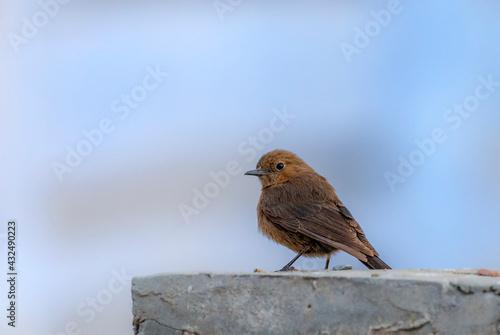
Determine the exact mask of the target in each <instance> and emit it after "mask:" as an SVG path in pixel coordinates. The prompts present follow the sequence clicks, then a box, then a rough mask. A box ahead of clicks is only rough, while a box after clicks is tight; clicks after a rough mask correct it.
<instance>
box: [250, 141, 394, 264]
mask: <svg viewBox="0 0 500 335" xmlns="http://www.w3.org/2000/svg"><path fill="white" fill-rule="evenodd" d="M246 174H249V175H257V176H258V177H259V179H260V181H261V183H262V193H261V196H260V200H259V205H258V207H257V213H258V222H259V229H260V230H261V231H262V233H264V235H266V236H268V237H269V238H271V239H273V240H274V241H276V242H277V243H280V244H282V245H284V246H286V247H288V248H290V249H291V250H293V251H295V252H297V253H302V254H303V255H305V256H312V257H328V259H329V257H330V255H331V254H332V253H334V252H336V251H338V250H343V251H345V252H347V253H349V254H351V255H352V256H354V257H356V258H357V259H359V260H360V261H361V262H362V263H363V264H365V265H366V266H367V267H368V268H372V269H373V268H379V269H384V268H387V269H390V267H389V266H388V265H387V264H385V263H384V262H383V261H382V260H381V259H380V258H378V253H377V252H376V251H375V249H374V248H373V247H372V245H371V244H370V242H368V240H367V239H366V236H365V234H364V232H363V230H362V229H361V227H360V226H359V224H358V223H357V222H356V220H354V218H353V217H352V215H351V213H350V212H349V211H348V210H347V208H346V207H345V206H344V204H343V203H342V202H341V201H340V200H339V198H338V197H337V195H336V194H335V189H334V188H333V187H332V186H331V185H330V184H329V183H328V182H327V180H326V179H325V178H324V177H322V176H320V175H319V174H317V173H316V172H315V171H314V170H313V169H312V168H311V167H310V166H309V165H307V164H306V163H305V162H304V161H303V160H302V159H300V158H299V157H298V156H297V155H295V154H293V153H291V152H289V151H285V150H274V151H271V152H269V153H267V154H265V155H264V156H262V158H261V159H260V160H259V162H258V163H257V169H256V170H252V171H248V172H247V173H246ZM327 264H328V263H327Z"/></svg>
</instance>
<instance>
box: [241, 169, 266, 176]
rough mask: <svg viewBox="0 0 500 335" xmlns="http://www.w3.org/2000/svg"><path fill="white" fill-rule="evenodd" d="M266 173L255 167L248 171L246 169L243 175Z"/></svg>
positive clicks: (261, 174)
mask: <svg viewBox="0 0 500 335" xmlns="http://www.w3.org/2000/svg"><path fill="white" fill-rule="evenodd" d="M265 174H266V173H265V172H264V171H262V170H259V169H255V170H250V171H247V172H245V175H249V176H257V177H258V176H263V175H265Z"/></svg>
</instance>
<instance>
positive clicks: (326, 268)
mask: <svg viewBox="0 0 500 335" xmlns="http://www.w3.org/2000/svg"><path fill="white" fill-rule="evenodd" d="M330 257H331V255H328V257H327V258H326V265H325V270H328V266H329V265H330Z"/></svg>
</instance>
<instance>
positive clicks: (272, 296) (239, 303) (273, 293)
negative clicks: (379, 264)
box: [132, 270, 500, 335]
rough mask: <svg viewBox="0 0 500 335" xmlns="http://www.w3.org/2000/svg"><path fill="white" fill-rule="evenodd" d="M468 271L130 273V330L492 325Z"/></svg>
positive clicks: (488, 293) (487, 330)
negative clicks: (131, 276)
mask: <svg viewBox="0 0 500 335" xmlns="http://www.w3.org/2000/svg"><path fill="white" fill-rule="evenodd" d="M476 273H477V271H472V270H463V271H462V270H456V271H453V270H449V271H433V270H389V271H385V270H376V271H363V270H361V271H358V270H356V271H353V270H347V271H294V272H286V273H170V274H159V275H154V276H147V277H136V278H133V280H132V298H133V313H134V326H135V333H136V334H144V335H152V334H159V335H167V334H168V335H170V334H172V335H173V334H175V335H177V334H179V335H180V334H199V335H207V334H231V335H240V334H318V335H320V334H321V335H328V334H385V333H392V334H400V333H403V334H410V333H411V334H467V335H469V334H500V278H499V277H483V276H478V275H477V274H476Z"/></svg>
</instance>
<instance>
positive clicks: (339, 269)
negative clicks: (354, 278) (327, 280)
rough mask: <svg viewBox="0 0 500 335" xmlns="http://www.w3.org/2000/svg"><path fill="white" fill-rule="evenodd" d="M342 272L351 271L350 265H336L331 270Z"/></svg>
mask: <svg viewBox="0 0 500 335" xmlns="http://www.w3.org/2000/svg"><path fill="white" fill-rule="evenodd" d="M343 270H352V266H351V265H336V266H334V267H333V268H332V271H343Z"/></svg>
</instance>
